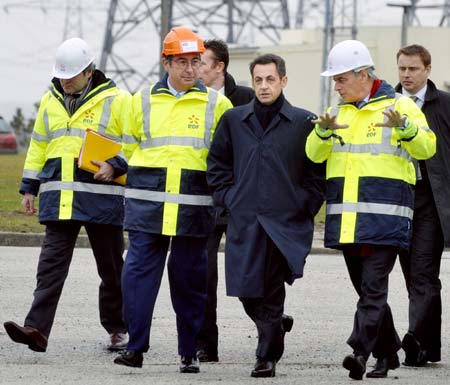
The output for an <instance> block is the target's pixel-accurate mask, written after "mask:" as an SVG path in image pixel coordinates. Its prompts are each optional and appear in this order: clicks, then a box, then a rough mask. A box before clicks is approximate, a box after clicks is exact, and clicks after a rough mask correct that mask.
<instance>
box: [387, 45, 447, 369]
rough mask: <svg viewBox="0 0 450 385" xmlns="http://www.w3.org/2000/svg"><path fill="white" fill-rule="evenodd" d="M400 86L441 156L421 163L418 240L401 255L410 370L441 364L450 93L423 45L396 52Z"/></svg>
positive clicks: (416, 205) (415, 228) (416, 220)
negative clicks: (441, 86) (440, 85)
mask: <svg viewBox="0 0 450 385" xmlns="http://www.w3.org/2000/svg"><path fill="white" fill-rule="evenodd" d="M397 66H398V75H399V80H400V84H398V86H397V89H396V91H398V92H401V93H403V94H404V95H406V96H410V97H411V98H412V99H413V100H415V102H416V104H417V105H418V106H419V107H420V108H421V109H422V111H423V113H424V114H425V117H426V119H427V121H428V124H429V126H430V128H431V129H432V130H433V132H434V133H435V134H436V146H437V147H436V155H435V156H434V157H432V158H430V159H427V160H421V161H419V162H418V167H417V174H418V175H417V179H418V180H417V184H416V192H415V202H414V217H413V236H412V242H411V247H410V250H409V252H404V253H402V254H400V263H401V266H402V270H403V274H404V276H405V281H406V287H407V290H408V296H409V328H408V332H407V333H406V334H405V336H404V338H403V341H402V348H403V350H405V353H406V356H405V362H404V365H407V366H423V365H425V364H426V363H427V361H430V362H438V361H440V360H441V314H442V304H441V281H440V280H439V271H440V265H441V257H442V252H443V249H444V246H447V247H448V246H450V207H449V205H448V202H447V201H448V197H449V196H450V182H449V181H450V94H448V93H447V92H443V91H441V90H438V89H437V88H436V86H435V85H434V83H433V82H432V81H431V80H429V79H428V77H429V75H430V72H431V55H430V53H429V52H428V50H427V49H426V48H424V47H422V46H420V45H416V44H414V45H410V46H407V47H403V48H401V49H400V50H399V51H398V53H397Z"/></svg>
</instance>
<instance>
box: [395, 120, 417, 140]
mask: <svg viewBox="0 0 450 385" xmlns="http://www.w3.org/2000/svg"><path fill="white" fill-rule="evenodd" d="M418 130H419V128H418V127H417V125H416V124H414V123H413V122H410V121H409V120H408V118H406V120H405V123H404V127H395V131H396V132H397V135H398V137H399V139H400V140H404V141H407V142H409V141H410V140H411V139H413V138H414V137H415V136H416V135H417V132H418Z"/></svg>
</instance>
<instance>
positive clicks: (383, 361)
mask: <svg viewBox="0 0 450 385" xmlns="http://www.w3.org/2000/svg"><path fill="white" fill-rule="evenodd" d="M399 366H400V361H399V360H398V355H397V354H393V355H392V356H390V357H387V358H378V359H377V363H376V364H375V369H374V370H371V371H370V372H368V373H367V374H366V377H368V378H385V377H387V374H388V371H389V369H391V370H395V369H397V368H398V367H399Z"/></svg>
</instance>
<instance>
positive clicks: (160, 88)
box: [152, 73, 208, 95]
mask: <svg viewBox="0 0 450 385" xmlns="http://www.w3.org/2000/svg"><path fill="white" fill-rule="evenodd" d="M167 79H169V75H168V74H167V73H166V74H165V75H164V76H163V78H162V79H161V80H160V81H158V82H157V83H156V84H155V86H154V87H153V88H152V94H169V95H172V93H171V92H170V90H169V85H168V84H167ZM189 92H202V93H207V92H208V90H207V89H206V86H205V85H204V84H203V83H202V82H201V81H200V80H196V82H195V83H194V85H193V86H192V87H191V88H189V89H188V90H187V91H186V94H188V93H189Z"/></svg>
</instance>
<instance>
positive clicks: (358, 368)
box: [342, 354, 366, 380]
mask: <svg viewBox="0 0 450 385" xmlns="http://www.w3.org/2000/svg"><path fill="white" fill-rule="evenodd" d="M342 366H343V367H344V368H345V369H347V370H348V371H349V373H348V376H349V377H350V378H353V379H354V380H362V378H363V374H364V373H365V371H366V359H365V358H364V357H363V356H361V355H355V354H350V355H348V356H346V357H345V358H344V361H342Z"/></svg>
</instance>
